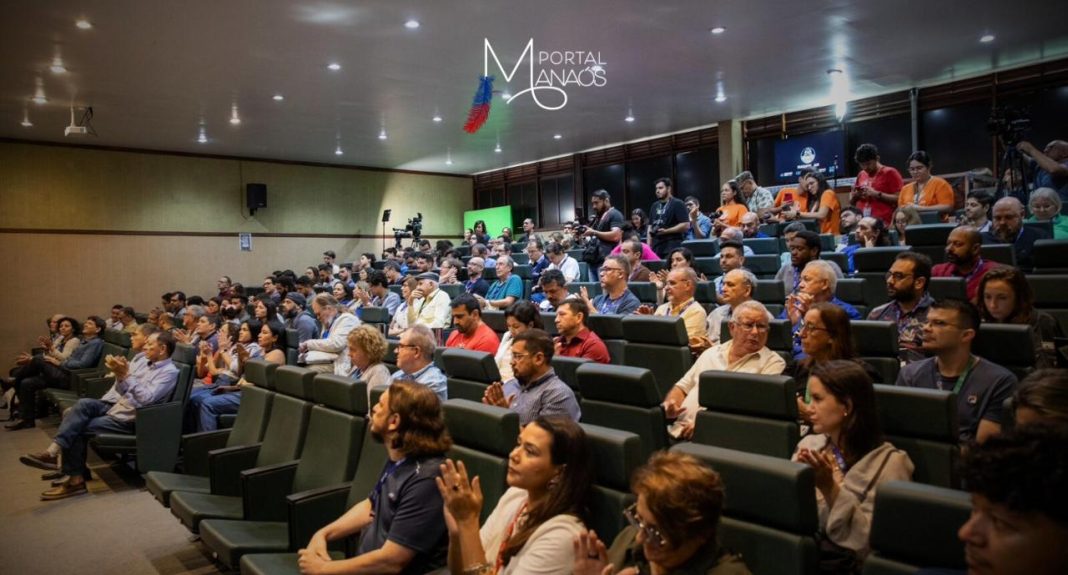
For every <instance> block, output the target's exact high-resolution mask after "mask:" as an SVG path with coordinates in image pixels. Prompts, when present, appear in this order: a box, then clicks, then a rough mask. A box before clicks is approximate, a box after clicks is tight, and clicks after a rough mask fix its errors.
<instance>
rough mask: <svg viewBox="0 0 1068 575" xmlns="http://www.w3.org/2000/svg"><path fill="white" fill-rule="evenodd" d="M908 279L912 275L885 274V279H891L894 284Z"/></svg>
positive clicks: (899, 273)
mask: <svg viewBox="0 0 1068 575" xmlns="http://www.w3.org/2000/svg"><path fill="white" fill-rule="evenodd" d="M908 277H912V274H903V273H901V272H886V279H888V280H889V279H892V280H894V281H896V282H899V281H901V280H903V279H905V278H908Z"/></svg>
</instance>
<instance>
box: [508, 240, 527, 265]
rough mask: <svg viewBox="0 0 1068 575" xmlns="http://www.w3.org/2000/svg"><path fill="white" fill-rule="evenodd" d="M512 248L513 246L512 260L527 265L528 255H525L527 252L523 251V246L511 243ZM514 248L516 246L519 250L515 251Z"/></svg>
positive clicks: (517, 263)
mask: <svg viewBox="0 0 1068 575" xmlns="http://www.w3.org/2000/svg"><path fill="white" fill-rule="evenodd" d="M512 248H513V249H512V261H513V262H515V263H516V265H529V264H530V256H529V255H527V253H526V252H524V251H523V249H524V248H525V246H522V245H518V244H516V245H513V246H512ZM516 248H518V250H519V251H516Z"/></svg>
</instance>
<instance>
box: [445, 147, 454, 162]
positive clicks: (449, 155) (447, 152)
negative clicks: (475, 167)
mask: <svg viewBox="0 0 1068 575" xmlns="http://www.w3.org/2000/svg"><path fill="white" fill-rule="evenodd" d="M445 165H446V166H451V165H452V148H445Z"/></svg>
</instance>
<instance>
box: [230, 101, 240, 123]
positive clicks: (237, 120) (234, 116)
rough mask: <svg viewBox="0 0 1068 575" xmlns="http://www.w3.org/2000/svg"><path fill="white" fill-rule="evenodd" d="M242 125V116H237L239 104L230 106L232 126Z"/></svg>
mask: <svg viewBox="0 0 1068 575" xmlns="http://www.w3.org/2000/svg"><path fill="white" fill-rule="evenodd" d="M240 123H241V116H238V115H237V104H234V105H233V106H230V125H232V126H237V125H238V124H240Z"/></svg>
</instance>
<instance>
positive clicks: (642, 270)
mask: <svg viewBox="0 0 1068 575" xmlns="http://www.w3.org/2000/svg"><path fill="white" fill-rule="evenodd" d="M616 247H617V248H618V249H619V253H620V255H622V256H623V257H625V258H627V263H628V264H630V275H629V276H628V277H627V281H631V282H647V281H649V276H650V275H651V274H652V273H653V272H651V271H650V270H649V268H647V267H645V265H643V264H642V258H643V251H642V250H644V249H645V248H646V247H648V246H646V245H645V244H643V243H642V242H640V241H639V240H638V239H637V238H634V237H632V238H630V239H625V240H623V241H622V242H620V243H619V245H618V246H616ZM651 251H652V250H650V252H651ZM613 255H615V254H613ZM653 255H654V256H655V255H656V254H653Z"/></svg>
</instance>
